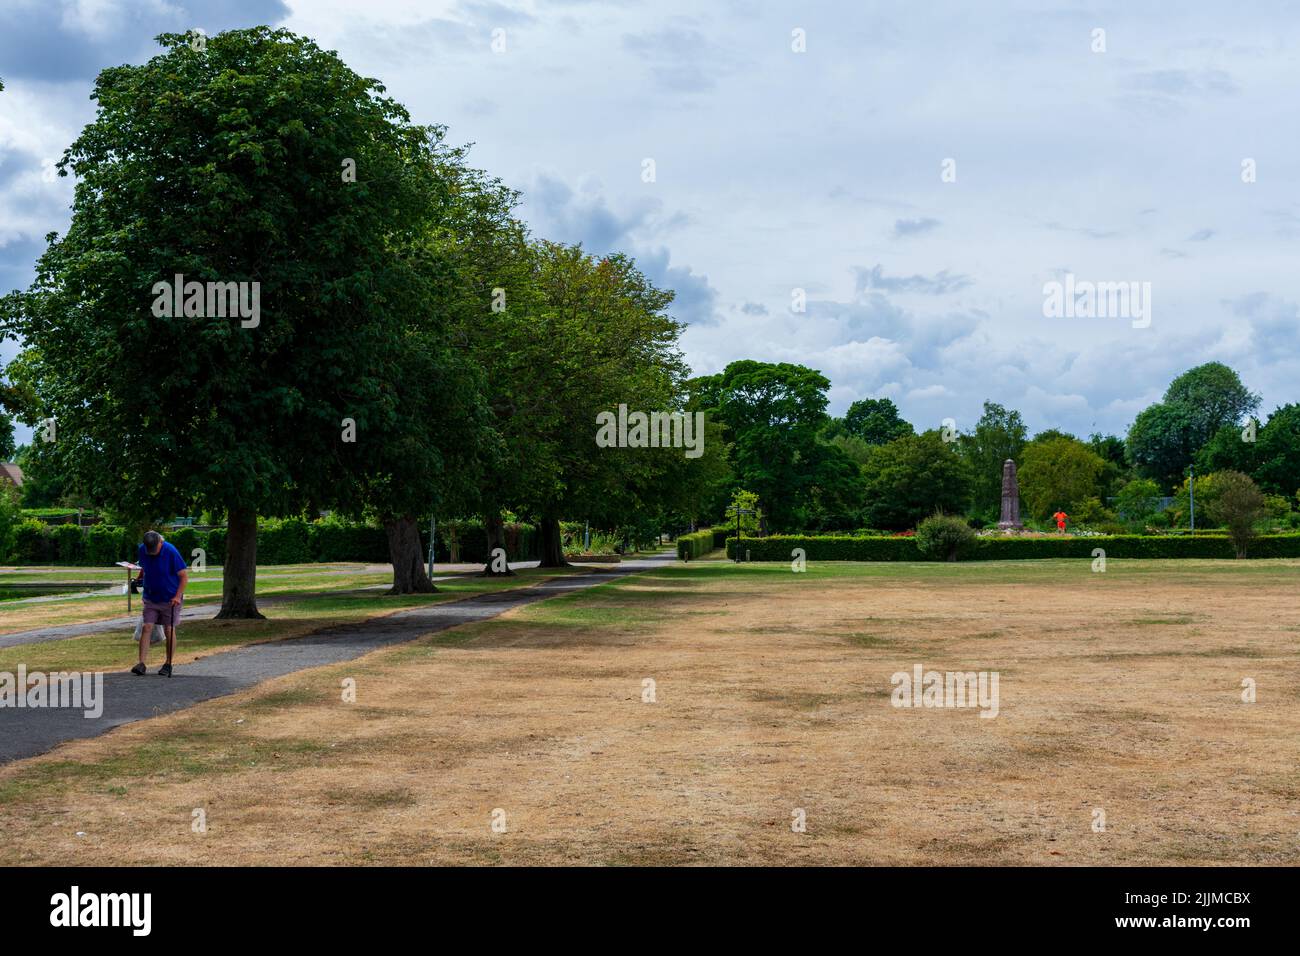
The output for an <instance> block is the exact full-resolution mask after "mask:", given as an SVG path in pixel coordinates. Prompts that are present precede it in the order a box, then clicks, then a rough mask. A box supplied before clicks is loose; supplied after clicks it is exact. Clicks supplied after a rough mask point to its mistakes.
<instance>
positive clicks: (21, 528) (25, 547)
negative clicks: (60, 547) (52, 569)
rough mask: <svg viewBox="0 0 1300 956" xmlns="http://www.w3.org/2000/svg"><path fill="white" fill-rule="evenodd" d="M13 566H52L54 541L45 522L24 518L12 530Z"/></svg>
mask: <svg viewBox="0 0 1300 956" xmlns="http://www.w3.org/2000/svg"><path fill="white" fill-rule="evenodd" d="M14 563H15V564H53V563H54V539H53V538H51V537H50V534H49V531H48V530H47V529H46V526H45V522H43V521H38V520H37V519H35V518H24V519H23V520H22V521H20V522H19V523H18V526H17V527H16V528H15V529H14Z"/></svg>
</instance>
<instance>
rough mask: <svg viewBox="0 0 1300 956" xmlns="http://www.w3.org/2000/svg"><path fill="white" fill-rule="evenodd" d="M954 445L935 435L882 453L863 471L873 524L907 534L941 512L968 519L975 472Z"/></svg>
mask: <svg viewBox="0 0 1300 956" xmlns="http://www.w3.org/2000/svg"><path fill="white" fill-rule="evenodd" d="M953 444H954V443H953V442H947V441H944V440H943V436H942V435H941V434H940V433H939V432H938V431H936V430H933V429H932V430H930V431H927V432H922V433H921V434H920V435H905V436H904V437H902V438H899V439H896V440H894V441H892V442H890V443H889V444H887V445H881V446H880V447H878V448H876V449H875V451H874V452H873V454H872V456H871V460H870V461H869V462H868V463H867V464H866V465H865V466H864V467H863V475H864V477H865V478H866V488H865V497H866V520H867V523H868V524H869V525H870V526H871V527H873V528H888V529H894V530H902V529H905V528H914V527H916V524H917V522H919V521H921V519H923V518H926V517H929V516H930V515H932V514H934V513H935V512H936V511H941V512H944V513H947V514H962V513H964V512H965V510H966V508H967V507H968V506H969V505H970V496H971V487H972V482H971V474H970V467H969V466H968V465H967V464H966V462H965V461H963V460H962V458H961V457H960V456H959V455H958V454H957V453H956V451H955V450H954V449H953Z"/></svg>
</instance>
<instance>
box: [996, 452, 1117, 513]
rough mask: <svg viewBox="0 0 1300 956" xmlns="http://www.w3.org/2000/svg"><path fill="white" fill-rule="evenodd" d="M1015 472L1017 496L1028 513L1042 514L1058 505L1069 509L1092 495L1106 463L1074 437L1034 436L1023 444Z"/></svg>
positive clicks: (1093, 495)
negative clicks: (1039, 437)
mask: <svg viewBox="0 0 1300 956" xmlns="http://www.w3.org/2000/svg"><path fill="white" fill-rule="evenodd" d="M1021 458H1022V459H1023V461H1022V463H1021V465H1020V468H1019V470H1018V472H1017V474H1018V477H1019V481H1020V496H1021V497H1022V498H1023V499H1024V501H1025V505H1026V507H1027V509H1028V511H1029V513H1030V514H1032V515H1033V516H1034V517H1036V518H1045V517H1046V516H1047V515H1049V514H1051V513H1052V512H1053V511H1055V510H1056V509H1058V508H1063V509H1065V511H1067V512H1070V511H1074V510H1076V509H1078V508H1079V506H1080V505H1082V504H1083V503H1084V501H1086V500H1087V499H1088V498H1093V497H1096V495H1097V483H1098V480H1099V479H1100V478H1101V475H1102V471H1103V470H1104V469H1105V466H1106V463H1105V462H1104V461H1102V459H1101V457H1100V456H1099V455H1097V453H1096V452H1094V451H1093V450H1092V449H1091V448H1089V447H1088V446H1087V445H1085V444H1084V443H1083V442H1081V441H1079V440H1078V439H1077V438H1066V437H1049V438H1045V439H1035V440H1034V441H1032V442H1030V443H1029V444H1028V445H1026V446H1025V450H1024V452H1023V453H1022V455H1021Z"/></svg>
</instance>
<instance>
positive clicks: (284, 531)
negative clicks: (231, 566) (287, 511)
mask: <svg viewBox="0 0 1300 956" xmlns="http://www.w3.org/2000/svg"><path fill="white" fill-rule="evenodd" d="M310 560H311V545H310V544H309V543H308V540H307V522H306V521H304V520H303V519H302V518H282V519H279V518H268V519H266V520H265V521H261V522H259V523H258V526H257V563H258V564H306V563H307V562H308V561H310Z"/></svg>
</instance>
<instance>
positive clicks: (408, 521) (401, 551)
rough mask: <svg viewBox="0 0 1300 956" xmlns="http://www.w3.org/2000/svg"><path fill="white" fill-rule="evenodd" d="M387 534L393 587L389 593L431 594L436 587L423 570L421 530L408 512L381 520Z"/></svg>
mask: <svg viewBox="0 0 1300 956" xmlns="http://www.w3.org/2000/svg"><path fill="white" fill-rule="evenodd" d="M384 531H385V532H387V534H388V557H389V560H391V561H392V562H393V586H392V587H391V588H389V589H388V591H387V592H386V593H388V594H432V593H433V592H435V591H437V590H438V589H437V588H435V587H434V586H433V582H432V581H430V580H429V575H428V574H427V573H426V572H425V570H424V548H423V546H422V545H421V544H420V532H419V530H418V529H417V528H416V525H415V519H414V518H412V517H411V516H410V515H402V516H401V517H397V518H394V517H388V518H386V519H385V520H384Z"/></svg>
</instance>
